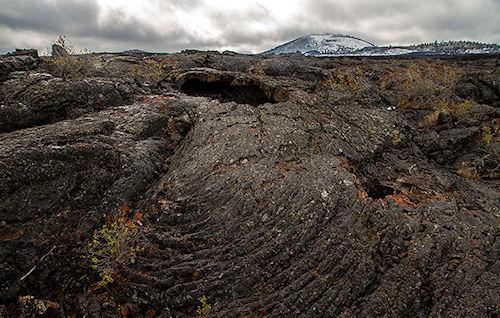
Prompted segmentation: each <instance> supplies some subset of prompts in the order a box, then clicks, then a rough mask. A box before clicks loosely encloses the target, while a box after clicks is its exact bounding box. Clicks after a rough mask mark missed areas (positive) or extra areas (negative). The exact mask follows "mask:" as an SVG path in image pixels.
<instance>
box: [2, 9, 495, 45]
mask: <svg viewBox="0 0 500 318" xmlns="http://www.w3.org/2000/svg"><path fill="white" fill-rule="evenodd" d="M313 33H342V34H348V35H352V36H356V37H360V38H362V39H364V40H367V41H369V42H371V43H374V44H377V45H389V44H391V45H406V44H417V43H422V42H434V41H442V40H472V41H479V42H486V43H497V44H498V43H500V0H411V1H407V0H348V1H347V0H149V1H148V0H142V1H141V0H135V1H127V0H0V52H8V51H12V50H13V49H14V48H36V49H38V50H39V51H40V53H44V52H47V48H48V47H50V45H51V44H52V43H53V42H54V41H55V40H56V39H57V37H58V35H65V36H66V38H67V39H68V40H69V41H70V42H71V43H73V44H74V45H75V46H76V48H77V50H81V49H83V48H86V49H89V50H91V51H94V52H103V51H106V52H112V51H122V50H125V49H134V48H138V49H143V50H147V51H154V52H176V51H180V50H183V49H202V50H209V49H211V50H219V51H224V50H232V51H236V52H242V53H257V52H261V51H264V50H267V49H270V48H273V47H275V46H277V45H279V44H282V43H284V42H288V41H290V40H293V39H295V38H297V37H300V36H303V35H307V34H313Z"/></svg>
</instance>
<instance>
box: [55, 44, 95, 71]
mask: <svg viewBox="0 0 500 318" xmlns="http://www.w3.org/2000/svg"><path fill="white" fill-rule="evenodd" d="M55 44H58V45H59V46H61V47H62V48H63V49H64V50H65V51H66V52H68V54H67V55H63V56H52V57H50V58H49V69H50V71H51V72H52V73H53V74H54V75H55V76H58V77H62V78H81V77H85V76H87V75H89V74H90V73H91V72H92V71H93V70H94V69H95V66H94V64H95V63H94V62H95V61H94V58H93V57H92V55H91V54H90V51H89V50H88V49H83V50H82V52H81V53H82V54H80V55H76V51H75V46H74V45H73V44H71V42H69V41H68V40H67V39H66V37H65V36H63V35H61V36H59V38H58V39H57V41H56V42H55Z"/></svg>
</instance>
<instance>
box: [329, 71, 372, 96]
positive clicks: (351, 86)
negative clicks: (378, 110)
mask: <svg viewBox="0 0 500 318" xmlns="http://www.w3.org/2000/svg"><path fill="white" fill-rule="evenodd" d="M363 78H365V74H363V72H362V70H361V69H360V68H354V69H344V70H338V71H337V72H336V73H335V75H334V76H333V77H332V78H331V79H329V80H327V84H328V86H330V88H331V89H332V90H334V91H341V92H346V91H349V92H357V91H359V90H360V89H361V86H362V81H363Z"/></svg>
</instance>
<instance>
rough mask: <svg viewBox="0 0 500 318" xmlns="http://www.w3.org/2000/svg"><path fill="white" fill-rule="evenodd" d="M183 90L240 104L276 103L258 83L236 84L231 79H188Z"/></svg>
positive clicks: (186, 92)
mask: <svg viewBox="0 0 500 318" xmlns="http://www.w3.org/2000/svg"><path fill="white" fill-rule="evenodd" d="M181 91H182V92H184V93H185V94H187V95H191V96H205V97H210V98H214V99H218V100H219V101H221V102H223V103H226V102H236V103H238V104H249V105H254V106H256V105H261V104H265V103H276V102H275V101H274V100H273V99H271V98H270V97H269V96H268V95H267V94H266V93H265V92H264V90H263V89H262V88H261V87H260V86H259V85H257V84H253V83H252V84H238V85H234V84H232V83H231V81H229V80H217V81H210V82H207V81H203V80H199V79H193V78H190V79H187V80H186V81H185V82H184V83H183V84H182V86H181Z"/></svg>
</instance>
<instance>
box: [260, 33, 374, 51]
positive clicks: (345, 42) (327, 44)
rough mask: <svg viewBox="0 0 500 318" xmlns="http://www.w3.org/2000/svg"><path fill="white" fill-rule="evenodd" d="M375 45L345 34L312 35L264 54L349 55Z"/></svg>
mask: <svg viewBox="0 0 500 318" xmlns="http://www.w3.org/2000/svg"><path fill="white" fill-rule="evenodd" d="M365 47H374V45H373V44H372V43H370V42H367V41H365V40H361V39H358V38H355V37H352V36H349V35H343V34H328V33H325V34H311V35H306V36H303V37H300V38H298V39H295V40H293V41H291V42H288V43H285V44H283V45H280V46H278V47H276V48H274V49H271V50H269V51H266V52H264V53H263V54H265V55H267V54H286V53H296V52H300V53H302V54H306V55H340V54H348V53H351V52H354V51H357V50H360V49H363V48H365Z"/></svg>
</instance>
